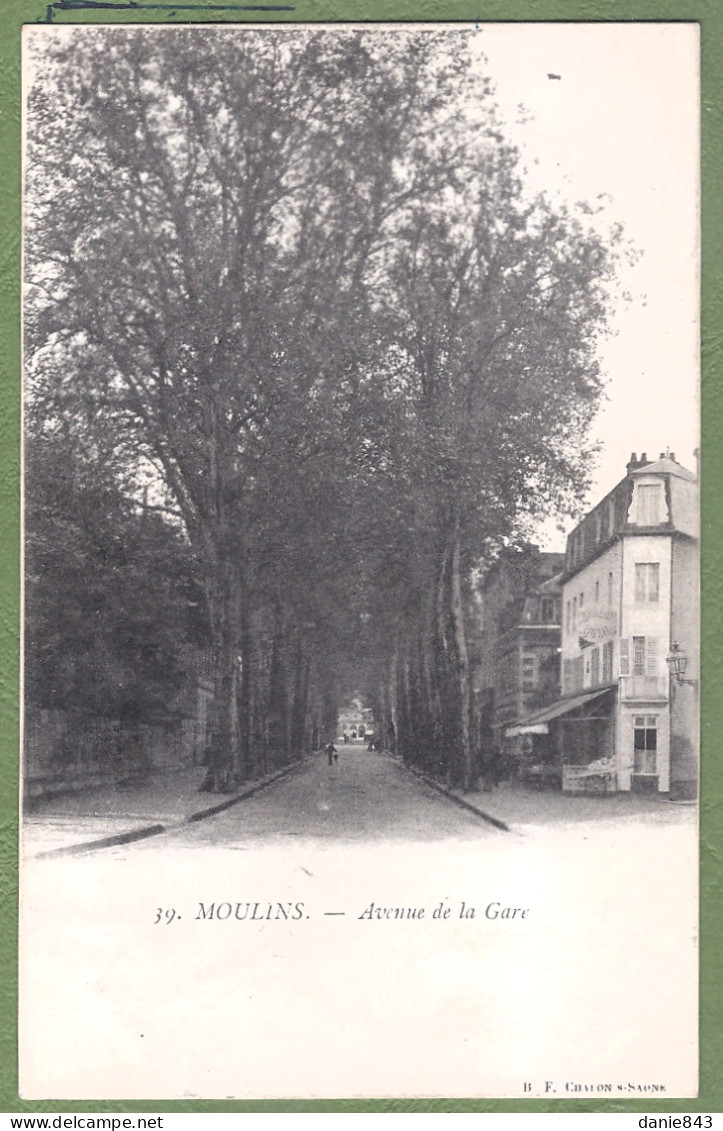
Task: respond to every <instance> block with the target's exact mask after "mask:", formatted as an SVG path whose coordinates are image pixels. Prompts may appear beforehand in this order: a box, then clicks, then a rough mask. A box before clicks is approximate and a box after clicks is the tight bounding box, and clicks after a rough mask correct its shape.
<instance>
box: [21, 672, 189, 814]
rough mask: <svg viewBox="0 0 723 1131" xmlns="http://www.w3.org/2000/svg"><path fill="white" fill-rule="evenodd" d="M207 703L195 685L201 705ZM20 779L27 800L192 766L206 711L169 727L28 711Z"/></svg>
mask: <svg viewBox="0 0 723 1131" xmlns="http://www.w3.org/2000/svg"><path fill="white" fill-rule="evenodd" d="M201 704H205V695H204V692H203V691H202V690H201V689H199V705H201ZM23 732H24V733H23V757H22V780H23V785H24V792H25V798H26V800H32V799H33V798H39V797H47V796H49V795H52V794H57V793H67V792H70V791H73V790H81V789H87V788H89V787H92V786H95V785H101V784H104V783H107V782H114V783H123V782H133V781H143V780H144V779H145V778H146V777H148V776H149V774H151V773H153V772H155V771H157V770H163V769H168V768H171V767H176V768H178V767H181V766H185V765H192V764H193V763H194V762H197V761H198V760H199V759H200V756H201V753H202V751H203V747H204V743H205V738H206V712H205V711H203V710H199V711H197V713H196V716H195V717H191V718H185V719H182V720H179V722H177V723H174V724H172V725H169V726H160V725H157V726H148V725H142V726H133V727H131V726H128V725H124V724H123V723H121V722H120V721H118V720H113V719H97V718H84V717H82V716H78V715H71V714H69V713H67V712H64V711H47V710H44V711H33V710H28V711H26V714H25V718H24V723H23Z"/></svg>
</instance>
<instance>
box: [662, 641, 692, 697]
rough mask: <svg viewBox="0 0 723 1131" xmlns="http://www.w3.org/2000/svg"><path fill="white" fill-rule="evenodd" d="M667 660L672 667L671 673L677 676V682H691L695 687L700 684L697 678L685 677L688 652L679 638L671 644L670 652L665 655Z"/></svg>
mask: <svg viewBox="0 0 723 1131" xmlns="http://www.w3.org/2000/svg"><path fill="white" fill-rule="evenodd" d="M665 662H666V664H667V665H668V667H669V668H670V674H671V675H674V676H675V679H676V682H677V683H689V684H691V685H692V686H694V687H697V686H698V680H697V679H685V678H684V676H685V672H686V669H687V667H688V653H687V652H686V651H685V650H684V649H683V648H681V646H680V644H679V643H678V641H677V640H674V641H673V643H672V644H671V645H670V652H669V653H668V655H667V656H666V657H665Z"/></svg>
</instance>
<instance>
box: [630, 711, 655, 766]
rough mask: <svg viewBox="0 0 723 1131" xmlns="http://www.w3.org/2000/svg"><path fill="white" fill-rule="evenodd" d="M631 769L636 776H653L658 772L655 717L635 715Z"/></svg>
mask: <svg viewBox="0 0 723 1131" xmlns="http://www.w3.org/2000/svg"><path fill="white" fill-rule="evenodd" d="M633 733H634V740H633V751H634V761H633V768H634V771H635V773H636V774H655V773H657V771H658V718H657V715H636V716H635V727H634V732H633Z"/></svg>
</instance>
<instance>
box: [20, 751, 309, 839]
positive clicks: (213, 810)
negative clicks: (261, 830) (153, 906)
mask: <svg viewBox="0 0 723 1131" xmlns="http://www.w3.org/2000/svg"><path fill="white" fill-rule="evenodd" d="M305 761H306V759H305V758H304V759H302V760H301V761H300V762H293V763H292V764H291V765H290V766H283V767H282V769H280V770H276V771H275V772H274V773H273V774H271V775H269V777H266V778H262V779H261V781H258V782H254V784H253V785H252V786H249V788H248V789H245V790H243V792H241V793H237V794H235V795H234V796H233V797H230V798H228V800H227V801H221V802H220V803H219V804H218V805H210V806H208V807H207V808H206V809H199V810H197V812H195V813H191V814H189V816H187V817H182V818H181V820H179V821H170V822H169V823H168V824H165V825H160V824H155V825H144V826H143V827H142V828H140V829H131V830H130V831H129V832H125V833H115V834H114V835H113V836H104V837H101V838H100V839H99V840H86V841H83V842H82V843H81V844H69V845H64V846H63V847H62V848H49V849H47V851H45V852H37V853H36V854H35V855H34V856H32V857H30V859H32V860H41V859H48V858H49V857H53V856H80V855H81V854H82V853H84V852H95V851H97V850H98V849H101V848H116V847H117V846H118V845H121V844H132V843H133V842H134V841H137V840H146V839H147V838H148V837H151V836H159V835H160V834H161V833H167V832H171V831H172V830H175V829H181V828H183V827H184V825H193V824H196V823H197V822H198V821H204V820H205V819H206V818H207V817H215V816H216V814H217V813H223V811H224V810H225V809H231V808H232V806H234V805H238V804H239V802H240V801H245V800H246V798H247V797H252V796H253V794H255V793H259V792H260V791H261V790H262V789H265V788H266V786H267V785H271V784H272V783H273V782H275V781H278V779H279V778H283V777H286V775H287V774H290V773H291V772H292V770H298V769H299V768H300V767H301V766H303V764H304V762H305Z"/></svg>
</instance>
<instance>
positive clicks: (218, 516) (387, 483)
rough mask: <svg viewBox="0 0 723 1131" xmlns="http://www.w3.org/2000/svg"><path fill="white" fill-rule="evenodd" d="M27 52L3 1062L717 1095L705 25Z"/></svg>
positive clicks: (402, 29)
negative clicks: (704, 340)
mask: <svg viewBox="0 0 723 1131" xmlns="http://www.w3.org/2000/svg"><path fill="white" fill-rule="evenodd" d="M23 87H24V115H25V116H24V173H23V257H24V258H23V342H24V346H23V349H24V356H23V557H24V561H23V566H24V574H23V576H24V580H23V692H22V750H21V753H20V759H21V782H22V799H21V805H22V820H21V826H22V827H21V868H20V956H19V1032H20V1047H19V1064H20V1094H21V1096H23V1097H25V1098H27V1099H88V1100H93V1099H109V1100H110V1099H120V1100H124V1099H137V1100H141V1099H149V1100H163V1099H167V1100H184V1099H187V1100H194V1099H231V1098H232V1099H239V1100H249V1099H281V1098H290V1099H291V1098H300V1099H314V1098H355V1097H360V1098H365V1097H367V1098H368V1097H400V1098H409V1097H420V1098H421V1097H473V1098H475V1097H476V1098H517V1097H519V1098H527V1099H532V1098H540V1097H544V1098H546V1099H550V1100H553V1099H554V1100H561V1099H562V1100H565V1099H570V1100H581V1099H591V1098H595V1099H598V1100H606V1101H610V1100H620V1101H624V1100H633V1099H636V1100H641V1099H666V1098H671V1097H694V1096H695V1095H696V1094H697V1087H698V1083H697V1078H698V1044H697V1042H698V1035H697V1034H698V953H697V922H698V795H699V786H700V782H699V721H698V720H699V684H700V664H699V620H700V610H699V509H700V504H699V428H700V402H699V374H700V358H699V355H700V342H699V337H700V310H699V290H700V262H699V251H700V249H699V165H700V154H699V117H700V111H699V105H700V102H699V98H700V95H699V36H698V27H697V25H695V24H693V23H685V22H681V23H629V24H617V23H554V24H553V23H517V24H514V23H509V24H506V23H479V24H474V23H469V24H468V23H449V24H445V23H419V24H414V23H406V24H404V23H400V24H392V23H386V24H385V23H381V24H373V23H369V24H359V25H354V24H342V23H340V24H295V25H292V24H284V23H278V24H265V25H253V24H246V25H243V24H237V25H213V24H203V25H195V26H193V25H189V26H177V27H176V26H174V27H171V26H163V25H146V26H141V25H137V26H110V25H102V24H96V25H85V26H83V25H75V26H34V27H33V26H30V27H26V28H25V29H24V42H23Z"/></svg>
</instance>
